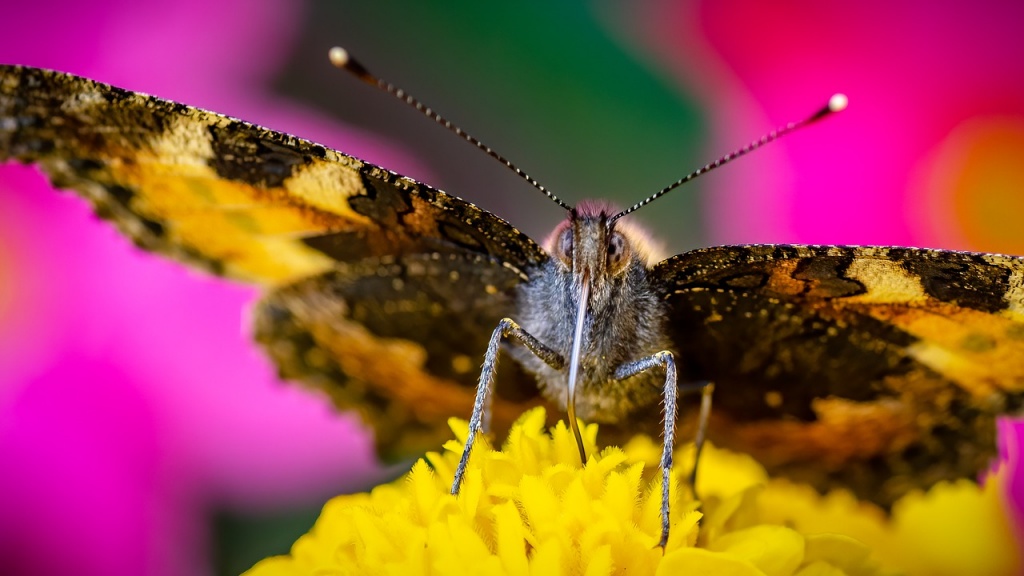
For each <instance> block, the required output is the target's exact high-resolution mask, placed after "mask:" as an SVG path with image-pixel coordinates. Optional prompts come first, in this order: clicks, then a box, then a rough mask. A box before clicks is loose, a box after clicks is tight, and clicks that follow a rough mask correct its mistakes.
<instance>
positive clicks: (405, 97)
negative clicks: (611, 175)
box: [328, 46, 572, 210]
mask: <svg viewBox="0 0 1024 576" xmlns="http://www.w3.org/2000/svg"><path fill="white" fill-rule="evenodd" d="M328 57H329V58H330V59H331V64H333V65H334V66H335V67H336V68H341V69H342V70H345V71H347V72H349V73H351V74H353V75H354V76H355V77H356V78H359V79H360V80H362V81H363V82H366V83H367V84H369V85H370V86H374V87H376V88H379V89H381V90H383V91H385V92H387V93H388V94H391V95H392V96H394V97H395V98H398V99H399V100H401V101H402V102H405V103H406V104H408V105H409V106H412V107H413V108H415V109H416V110H418V111H419V113H420V114H423V115H424V116H426V117H427V118H430V119H431V120H433V121H434V122H437V123H438V124H440V125H441V126H444V127H445V128H446V129H447V130H448V131H449V132H453V133H455V135H456V136H458V137H460V138H462V139H463V140H465V141H466V142H469V143H470V144H472V145H473V146H476V147H477V148H479V149H480V150H483V151H484V152H485V153H486V154H487V155H488V156H490V157H491V158H494V159H495V160H497V161H498V162H501V163H502V164H504V165H505V166H506V167H507V168H509V169H510V170H512V171H513V172H515V173H516V174H518V175H519V177H520V178H522V179H523V180H526V181H527V182H529V183H530V185H531V186H533V187H534V188H536V189H537V190H540V192H541V193H542V194H544V195H545V196H547V197H548V198H550V199H551V201H552V202H554V203H555V204H558V205H559V206H561V207H562V208H565V209H566V210H572V206H569V205H568V204H566V203H565V202H564V201H563V200H562V199H561V198H559V197H558V196H555V195H554V194H553V193H551V191H550V190H548V189H547V188H545V187H544V186H542V185H541V184H540V182H537V181H536V180H534V179H533V177H532V176H530V175H529V174H527V173H526V172H523V171H522V170H520V169H519V167H518V166H516V165H515V164H513V163H512V162H510V161H509V160H508V159H507V158H505V157H504V156H502V155H501V154H498V153H497V152H495V151H494V150H492V149H491V147H490V146H488V145H486V144H484V143H483V142H481V141H479V140H477V139H476V138H474V137H473V136H472V135H470V134H467V133H466V132H465V131H464V130H463V129H462V128H459V127H458V126H456V125H454V124H452V123H451V122H449V121H448V120H447V119H446V118H445V117H444V116H441V115H440V114H438V113H437V112H434V111H433V110H432V109H430V108H429V107H427V106H426V105H425V104H423V103H422V102H420V101H419V100H417V99H416V98H415V97H414V96H412V95H410V94H408V93H407V92H406V91H405V90H402V89H401V88H398V87H397V86H395V85H394V84H391V83H390V82H385V81H384V80H381V79H380V78H378V77H376V76H374V75H373V74H372V73H371V72H370V71H369V70H367V69H366V67H365V66H363V65H362V64H360V63H359V61H358V60H356V59H355V58H353V57H352V55H351V54H349V53H348V51H347V50H345V49H344V48H340V47H338V46H335V47H334V48H331V50H330V51H329V52H328Z"/></svg>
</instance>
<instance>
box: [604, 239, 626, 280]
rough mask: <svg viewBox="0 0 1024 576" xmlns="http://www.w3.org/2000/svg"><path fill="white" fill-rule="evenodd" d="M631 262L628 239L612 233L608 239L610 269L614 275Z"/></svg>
mask: <svg viewBox="0 0 1024 576" xmlns="http://www.w3.org/2000/svg"><path fill="white" fill-rule="evenodd" d="M627 262H629V243H628V242H626V237H625V236H623V235H622V234H620V233H618V232H612V235H611V236H610V237H609V238H608V269H609V270H611V271H612V272H613V273H614V272H618V271H620V270H622V269H623V268H625V266H626V263H627Z"/></svg>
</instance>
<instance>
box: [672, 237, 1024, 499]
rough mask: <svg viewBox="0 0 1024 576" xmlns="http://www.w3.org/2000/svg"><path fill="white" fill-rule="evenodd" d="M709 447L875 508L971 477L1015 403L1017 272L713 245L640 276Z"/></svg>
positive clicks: (905, 258) (1022, 294) (1022, 380)
mask: <svg viewBox="0 0 1024 576" xmlns="http://www.w3.org/2000/svg"><path fill="white" fill-rule="evenodd" d="M654 274H655V275H656V276H657V277H658V281H657V282H658V283H659V284H660V285H661V286H662V288H663V289H664V298H665V300H666V302H667V303H668V308H669V310H670V313H669V314H670V318H669V331H670V334H671V335H672V338H673V341H674V342H675V346H676V352H677V354H678V355H679V359H680V364H681V366H680V371H681V374H682V375H685V377H686V378H688V379H690V380H694V381H697V380H711V381H714V382H715V383H716V390H715V400H714V402H715V408H714V410H713V412H712V419H713V421H714V424H713V429H712V436H711V437H712V439H714V440H716V441H718V442H720V443H722V444H725V445H729V446H732V447H735V448H739V449H742V450H743V451H746V452H749V453H751V454H753V455H755V456H756V457H757V458H758V459H760V460H761V461H762V462H764V463H765V464H766V465H768V466H769V468H770V469H771V470H773V471H776V472H784V473H786V474H787V475H789V476H791V477H795V478H798V479H803V480H807V481H810V482H812V483H815V484H817V485H819V486H820V487H823V488H824V487H828V486H846V487H850V488H853V489H854V491H855V492H857V493H858V494H859V495H860V496H861V497H864V498H868V499H871V500H875V501H879V502H880V503H882V504H888V503H891V502H892V501H893V500H894V499H895V498H896V497H898V496H899V495H901V494H903V493H905V492H906V491H907V490H908V489H911V488H914V487H923V486H930V485H931V484H933V483H935V482H936V481H938V480H940V479H946V478H956V477H974V476H976V475H977V474H978V473H979V472H980V471H982V470H983V469H984V468H985V467H986V466H988V464H989V462H990V459H991V458H992V457H993V456H994V455H995V418H996V416H997V415H1000V414H1014V413H1019V412H1020V410H1021V406H1022V403H1024V259H1022V258H1017V257H1012V256H1001V255H993V254H975V253H967V252H951V251H940V250H925V249H915V248H885V247H855V246H851V247H840V246H783V245H774V246H773V245H760V246H758V245H754V246H728V247H718V248H707V249H702V250H695V251H692V252H689V253H686V254H682V255H679V256H676V257H674V258H670V259H668V260H666V261H664V262H661V263H660V264H659V265H658V266H656V267H655V270H654Z"/></svg>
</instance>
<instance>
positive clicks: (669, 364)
mask: <svg viewBox="0 0 1024 576" xmlns="http://www.w3.org/2000/svg"><path fill="white" fill-rule="evenodd" d="M657 367H663V368H664V369H665V387H664V389H663V391H662V393H663V401H664V404H665V428H664V430H663V431H662V448H661V540H660V541H659V542H658V546H660V547H661V548H665V545H666V544H668V531H669V487H670V476H671V472H672V454H673V452H674V451H675V435H676V434H675V432H676V398H677V395H678V391H679V388H678V386H677V382H676V362H675V358H674V357H673V355H672V353H671V352H668V351H662V352H658V353H657V354H653V355H651V356H647V357H645V358H641V359H639V360H635V361H633V362H629V363H626V364H623V365H622V366H619V368H618V369H617V370H616V371H615V379H616V380H625V379H626V378H629V377H631V376H636V375H637V374H640V373H641V372H646V371H647V370H650V369H652V368H657ZM698 387H699V388H700V390H701V406H700V420H699V422H698V425H697V438H696V440H695V448H696V455H695V457H694V463H693V471H692V472H691V473H690V476H689V483H690V487H691V488H693V487H694V486H695V482H696V478H697V460H698V459H699V457H700V451H701V448H703V446H704V437H705V430H706V429H707V421H708V416H709V415H710V414H711V393H712V391H714V385H713V384H712V383H710V382H705V383H702V384H699V385H698Z"/></svg>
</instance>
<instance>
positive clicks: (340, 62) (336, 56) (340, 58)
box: [327, 46, 351, 68]
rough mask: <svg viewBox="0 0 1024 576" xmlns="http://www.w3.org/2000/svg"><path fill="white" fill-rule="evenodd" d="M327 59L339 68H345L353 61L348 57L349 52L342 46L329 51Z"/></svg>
mask: <svg viewBox="0 0 1024 576" xmlns="http://www.w3.org/2000/svg"><path fill="white" fill-rule="evenodd" d="M327 57H328V58H329V59H330V60H331V64H333V65H334V66H335V67H337V68H344V67H345V66H347V65H348V63H349V61H350V60H351V58H350V57H349V55H348V50H345V49H344V48H342V47H341V46H335V47H334V48H331V49H330V50H328V51H327Z"/></svg>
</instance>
